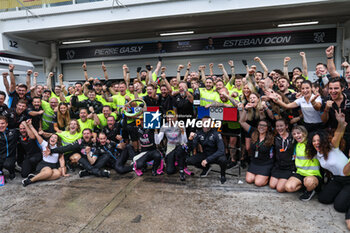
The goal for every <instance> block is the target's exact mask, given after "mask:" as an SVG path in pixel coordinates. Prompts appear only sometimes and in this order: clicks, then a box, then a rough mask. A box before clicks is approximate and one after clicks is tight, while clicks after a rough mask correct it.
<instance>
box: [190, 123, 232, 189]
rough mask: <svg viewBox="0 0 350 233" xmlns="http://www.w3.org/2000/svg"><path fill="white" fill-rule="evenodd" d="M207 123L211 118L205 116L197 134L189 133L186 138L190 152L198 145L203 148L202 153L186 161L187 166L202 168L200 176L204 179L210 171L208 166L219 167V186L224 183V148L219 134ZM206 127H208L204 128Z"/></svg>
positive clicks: (225, 160) (225, 162) (225, 163)
mask: <svg viewBox="0 0 350 233" xmlns="http://www.w3.org/2000/svg"><path fill="white" fill-rule="evenodd" d="M207 121H209V122H210V121H211V118H210V117H208V116H205V117H203V118H202V122H203V124H202V125H203V128H202V129H200V130H198V131H197V133H196V134H195V133H193V132H192V133H191V134H190V136H189V138H188V146H189V148H190V150H193V149H194V148H197V146H198V144H200V145H201V146H202V148H203V152H202V153H197V154H195V155H193V156H191V157H189V158H188V159H187V160H186V163H187V165H194V166H196V167H199V168H202V169H203V171H202V173H201V174H200V176H201V177H206V176H207V175H208V173H209V171H210V170H211V167H210V164H213V163H216V164H219V165H220V169H221V178H220V181H221V184H223V183H225V182H226V165H227V159H226V156H225V146H224V142H223V141H222V137H221V134H219V133H218V132H217V131H216V130H215V129H213V128H210V124H208V122H207ZM206 125H208V127H205V126H206Z"/></svg>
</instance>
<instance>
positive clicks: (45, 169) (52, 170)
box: [22, 124, 69, 187]
mask: <svg viewBox="0 0 350 233" xmlns="http://www.w3.org/2000/svg"><path fill="white" fill-rule="evenodd" d="M29 130H31V131H32V133H33V134H34V135H35V137H36V139H37V141H38V143H39V144H40V146H41V148H42V150H43V151H45V150H46V149H47V148H50V149H54V148H56V147H57V146H60V144H61V142H60V140H59V137H58V135H57V134H52V135H51V136H50V137H49V140H48V141H45V140H44V139H43V138H42V137H41V136H40V135H39V134H38V132H37V131H36V129H35V128H34V127H33V125H32V124H30V125H29ZM36 173H37V174H36V175H32V174H30V175H29V176H28V177H27V178H26V179H24V180H22V184H23V186H24V187H25V186H27V185H30V184H32V183H35V182H37V181H43V180H57V179H59V178H60V177H62V176H69V175H68V174H66V166H65V161H64V156H63V154H58V153H52V154H50V155H48V156H46V155H44V156H43V160H42V161H41V162H40V163H39V164H38V165H37V166H36Z"/></svg>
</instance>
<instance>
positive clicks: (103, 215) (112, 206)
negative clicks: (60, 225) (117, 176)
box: [80, 177, 142, 233]
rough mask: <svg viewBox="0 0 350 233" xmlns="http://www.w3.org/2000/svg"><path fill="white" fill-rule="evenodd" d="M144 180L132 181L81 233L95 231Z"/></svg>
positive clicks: (135, 179)
mask: <svg viewBox="0 0 350 233" xmlns="http://www.w3.org/2000/svg"><path fill="white" fill-rule="evenodd" d="M141 180H142V178H140V177H136V178H134V179H133V180H131V181H130V182H129V183H128V184H127V185H126V187H125V188H123V189H122V190H121V191H120V192H119V193H117V194H116V195H115V196H114V197H113V199H112V200H111V201H110V202H109V203H108V205H107V206H106V207H104V208H103V209H102V210H101V211H100V212H99V213H98V214H97V215H96V216H95V217H94V218H93V219H92V220H91V221H90V222H89V223H88V224H87V225H86V226H85V227H84V228H83V229H81V231H80V232H81V233H85V232H91V231H95V230H96V229H97V228H98V227H99V226H100V225H101V224H102V222H103V221H104V220H105V219H106V218H107V217H108V216H109V215H110V214H111V213H112V212H113V210H115V209H116V208H117V207H118V206H119V204H120V203H122V201H123V200H124V199H125V198H126V197H127V195H128V194H129V193H130V192H131V191H132V189H133V188H134V187H135V186H136V185H137V184H138V183H139V182H140V181H141Z"/></svg>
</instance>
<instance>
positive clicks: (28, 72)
mask: <svg viewBox="0 0 350 233" xmlns="http://www.w3.org/2000/svg"><path fill="white" fill-rule="evenodd" d="M32 74H33V71H32V70H27V76H26V85H27V90H28V91H30V88H31V84H30V79H31V76H32Z"/></svg>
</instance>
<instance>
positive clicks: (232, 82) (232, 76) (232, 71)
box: [228, 60, 236, 86]
mask: <svg viewBox="0 0 350 233" xmlns="http://www.w3.org/2000/svg"><path fill="white" fill-rule="evenodd" d="M228 64H229V66H230V68H231V79H230V84H231V86H233V85H235V77H236V74H235V64H234V63H233V60H229V61H228Z"/></svg>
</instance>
